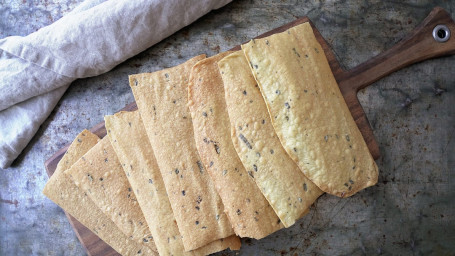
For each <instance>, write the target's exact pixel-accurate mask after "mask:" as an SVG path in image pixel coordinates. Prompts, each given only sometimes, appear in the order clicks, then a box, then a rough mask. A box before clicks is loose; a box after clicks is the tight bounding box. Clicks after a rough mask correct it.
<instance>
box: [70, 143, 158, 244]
mask: <svg viewBox="0 0 455 256" xmlns="http://www.w3.org/2000/svg"><path fill="white" fill-rule="evenodd" d="M65 174H66V175H69V176H70V177H71V178H72V179H73V181H74V183H75V184H76V185H77V186H78V187H80V188H81V189H82V190H84V191H85V192H86V193H87V195H88V196H89V197H90V198H91V199H92V200H93V202H94V203H95V204H96V205H97V206H98V207H99V208H100V209H101V211H102V212H104V214H106V215H107V216H108V217H109V218H111V219H112V221H113V222H114V223H115V224H116V225H117V226H118V227H119V228H120V230H122V232H123V233H124V234H125V235H127V236H128V237H131V239H133V240H134V241H137V242H143V243H145V244H147V246H149V247H150V248H151V249H152V250H154V251H157V249H156V246H155V243H154V242H153V238H152V235H151V233H150V230H149V228H148V225H147V223H146V221H145V218H144V215H143V214H142V211H141V208H140V207H139V204H138V203H137V200H136V196H135V194H134V192H133V190H132V188H131V186H130V184H129V182H128V179H127V178H126V175H125V173H124V171H123V169H122V166H121V164H120V162H119V160H118V158H117V155H116V154H115V151H114V149H113V148H112V145H111V143H110V141H109V138H108V137H104V138H103V139H102V140H101V141H100V142H98V144H96V145H95V146H94V147H93V148H92V149H90V150H89V151H88V152H87V153H86V154H85V155H84V156H82V157H81V159H79V160H78V161H77V162H76V163H75V164H73V165H72V166H71V168H70V169H68V170H66V171H65Z"/></svg>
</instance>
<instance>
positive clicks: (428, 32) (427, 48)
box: [339, 7, 455, 94]
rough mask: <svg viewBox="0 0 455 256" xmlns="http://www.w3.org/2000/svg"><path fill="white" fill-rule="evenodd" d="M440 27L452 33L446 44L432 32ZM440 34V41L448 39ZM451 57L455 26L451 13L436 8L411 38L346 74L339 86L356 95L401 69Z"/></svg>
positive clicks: (412, 33) (453, 46)
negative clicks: (432, 59)
mask: <svg viewBox="0 0 455 256" xmlns="http://www.w3.org/2000/svg"><path fill="white" fill-rule="evenodd" d="M438 25H445V26H446V27H447V28H448V30H449V31H450V32H451V35H450V37H449V39H448V40H447V41H445V42H437V40H436V39H435V38H434V37H433V30H434V29H435V27H436V26H438ZM438 31H439V29H438ZM438 31H436V32H438ZM439 32H440V33H439V37H444V36H446V37H447V36H448V34H447V33H444V32H443V31H439ZM436 37H438V33H436ZM450 54H455V23H454V21H453V20H452V18H451V16H450V14H449V13H448V12H446V11H445V10H444V9H442V8H440V7H436V8H434V9H433V10H432V11H431V13H430V14H429V15H428V16H427V17H426V18H425V20H424V21H423V22H422V23H421V24H420V25H419V26H418V27H417V28H415V29H414V30H413V31H412V32H411V34H410V35H409V36H408V37H406V38H404V39H403V40H402V41H400V42H399V43H397V44H396V45H394V46H393V47H392V48H390V49H389V50H387V51H385V52H383V53H381V54H380V55H378V56H376V57H374V58H372V59H370V60H368V61H367V62H365V63H362V64H360V65H359V66H357V67H355V68H353V69H351V70H349V71H346V72H343V74H342V75H341V77H340V78H341V79H340V81H339V86H340V89H341V90H342V92H348V93H352V92H355V93H357V92H358V91H359V90H360V89H362V88H365V87H366V86H368V85H370V84H372V83H374V82H375V81H377V80H379V79H381V78H382V77H384V76H386V75H388V74H390V73H392V72H394V71H397V70H399V69H401V68H404V67H406V66H409V65H411V64H413V63H416V62H420V61H423V60H427V59H431V58H435V57H440V56H443V55H450ZM343 94H344V93H343Z"/></svg>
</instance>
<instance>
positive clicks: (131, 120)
mask: <svg viewBox="0 0 455 256" xmlns="http://www.w3.org/2000/svg"><path fill="white" fill-rule="evenodd" d="M104 119H105V125H106V130H107V135H108V136H109V140H110V141H111V143H112V147H113V148H114V150H115V152H116V153H117V156H118V158H119V160H120V163H122V166H124V171H125V173H126V176H127V178H128V181H129V182H130V184H131V187H132V189H133V191H134V192H135V194H136V198H137V200H138V203H139V206H140V207H141V210H142V212H143V213H144V216H145V219H146V221H147V224H148V226H149V228H150V231H151V233H152V235H153V240H154V241H155V245H156V247H157V249H158V252H159V254H160V255H175V256H177V255H188V256H189V255H194V256H196V255H207V254H210V253H214V252H218V251H221V250H224V249H226V248H227V247H229V240H228V241H226V242H221V241H220V240H217V241H214V242H213V243H212V244H209V245H207V246H204V247H201V248H199V249H196V250H193V251H191V252H185V250H184V247H183V242H182V239H181V236H180V232H179V230H178V227H177V224H176V222H175V218H174V214H173V212H172V208H171V203H170V202H169V198H168V196H167V193H166V189H165V186H164V181H163V178H162V177H161V173H160V170H159V167H158V164H157V163H156V159H155V155H154V153H153V150H152V146H151V145H150V142H149V140H148V137H147V133H146V131H145V128H144V124H143V123H142V119H141V117H140V115H139V111H134V112H119V113H116V114H115V115H112V116H105V117H104Z"/></svg>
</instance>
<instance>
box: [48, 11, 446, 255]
mask: <svg viewBox="0 0 455 256" xmlns="http://www.w3.org/2000/svg"><path fill="white" fill-rule="evenodd" d="M304 22H310V24H311V26H312V27H313V30H314V33H315V35H316V38H317V40H318V41H319V43H320V44H321V46H322V48H323V49H324V51H325V54H326V56H327V59H328V61H329V64H330V67H331V69H332V72H333V75H334V76H335V79H336V80H337V82H338V85H339V87H340V90H341V93H342V94H343V97H344V99H345V101H346V103H347V105H348V107H349V110H350V111H351V114H352V116H353V117H354V120H355V122H356V123H357V126H358V127H359V129H360V131H361V133H362V135H363V138H364V139H365V141H366V143H367V145H368V148H369V150H370V152H371V154H372V156H373V157H374V159H378V158H379V156H380V155H379V147H378V144H377V142H376V140H375V139H374V135H373V130H372V129H371V126H370V124H369V122H368V119H367V117H366V115H365V112H364V111H363V108H362V106H361V105H360V103H359V100H358V98H357V92H358V91H359V90H360V89H362V88H365V87H366V86H368V85H370V84H372V83H374V82H375V81H377V80H379V79H381V78H382V77H384V76H386V75H388V74H390V73H392V72H394V71H397V70H399V69H401V68H404V67H406V66H409V65H411V64H413V63H416V62H420V61H423V60H426V59H430V58H435V57H439V56H443V55H450V54H455V23H454V22H453V20H452V19H451V16H450V14H449V13H447V12H446V11H445V10H443V9H442V8H439V7H436V8H434V9H433V11H432V12H431V13H430V14H429V15H428V17H427V18H425V20H424V21H423V22H422V23H421V24H420V25H419V26H418V27H417V28H415V29H414V30H413V31H412V32H411V34H410V35H409V36H408V37H406V38H405V39H403V40H402V41H400V42H399V43H397V44H396V45H395V46H393V47H392V48H390V49H389V50H387V51H385V52H384V53H382V54H380V55H378V56H376V57H374V58H372V59H370V60H368V61H366V62H365V63H362V64H360V65H359V66H357V67H355V68H353V69H351V70H349V71H346V70H343V69H342V68H341V67H340V65H339V63H338V61H337V59H336V58H335V55H334V54H333V52H332V50H331V49H330V47H329V46H328V44H327V42H326V41H325V40H324V38H323V37H322V35H321V34H320V33H319V31H318V30H317V29H316V27H315V26H314V24H313V23H312V22H311V21H310V20H309V18H308V17H303V18H299V19H297V20H295V21H293V22H291V23H288V24H286V25H284V26H281V27H279V28H276V29H273V30H271V31H269V32H267V33H265V34H262V35H260V36H258V37H257V38H261V37H266V36H269V35H272V34H275V33H279V32H283V31H285V30H287V29H289V28H291V27H293V26H296V25H298V24H301V23H304ZM437 25H445V26H447V28H448V29H449V30H450V31H453V32H452V34H453V35H452V36H451V37H449V39H448V40H447V41H446V42H438V41H437V40H436V39H435V38H434V36H433V30H434V28H435V27H436V26H437ZM438 32H439V33H438ZM435 36H436V37H439V38H440V39H441V38H444V37H447V33H444V32H443V31H439V30H437V31H436V33H435ZM232 50H240V46H237V47H235V48H233V49H232ZM136 109H137V106H136V103H134V102H133V103H131V104H129V105H127V106H126V107H125V108H123V109H121V110H124V111H133V110H136ZM90 130H91V131H92V132H93V133H95V134H96V135H98V136H99V137H100V138H102V137H104V136H105V135H106V128H105V126H104V122H102V123H99V124H98V125H96V126H94V127H93V128H92V129H90ZM68 146H69V145H67V146H65V147H64V148H62V149H60V150H59V151H57V152H56V153H55V154H54V155H53V156H52V157H51V158H49V159H48V160H47V161H46V162H45V167H46V170H47V173H48V175H49V177H50V176H52V174H53V173H54V171H55V169H56V167H57V164H58V162H59V161H60V159H61V158H62V157H63V155H64V154H65V152H66V150H67V149H68ZM66 215H67V216H68V219H69V221H70V223H71V225H72V226H73V228H74V230H75V232H76V235H77V237H78V238H79V240H80V241H81V243H82V245H83V246H84V247H85V249H86V250H87V253H88V255H118V254H117V253H116V252H115V251H114V250H113V249H112V248H111V247H110V246H109V245H107V244H106V243H104V242H103V241H102V240H101V239H99V238H98V237H97V236H96V235H95V234H93V233H92V232H91V231H90V230H89V229H87V228H86V227H84V226H83V225H82V224H81V223H80V222H78V221H77V220H76V219H74V218H73V217H71V216H70V215H69V214H66Z"/></svg>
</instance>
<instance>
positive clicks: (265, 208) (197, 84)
mask: <svg viewBox="0 0 455 256" xmlns="http://www.w3.org/2000/svg"><path fill="white" fill-rule="evenodd" d="M229 53H230V52H225V53H221V54H218V55H216V56H213V57H210V58H207V59H204V60H201V61H199V62H198V63H197V64H196V65H194V66H193V68H192V69H191V75H190V83H189V86H188V100H189V104H188V105H189V109H190V112H191V117H192V120H193V128H194V136H195V141H196V146H197V149H198V152H199V155H200V156H201V160H202V163H203V164H204V166H205V167H206V169H207V171H208V172H209V174H210V176H211V177H212V180H213V182H214V184H215V186H216V188H217V190H218V193H219V195H220V197H221V199H222V200H223V204H224V209H225V212H226V213H227V215H228V217H229V220H230V222H231V223H232V226H233V228H234V231H235V233H236V234H237V235H239V236H241V237H252V238H255V239H260V238H263V237H265V236H267V235H269V234H271V233H273V232H275V231H276V230H278V229H280V228H282V227H283V225H280V219H279V218H278V217H277V215H276V214H275V212H274V211H273V209H272V207H271V206H270V204H269V203H268V202H267V200H266V199H265V198H264V196H263V195H262V193H261V191H260V190H259V188H258V187H257V186H256V184H255V183H254V181H253V180H252V179H250V178H249V177H248V174H247V172H246V170H245V168H244V167H243V165H242V162H241V161H240V159H239V157H238V155H237V152H236V151H235V149H234V146H233V144H232V140H231V131H230V122H229V116H228V112H227V110H226V102H225V99H224V87H223V81H222V80H221V77H220V73H219V71H218V65H217V61H219V60H220V59H222V58H223V57H225V56H226V55H228V54H229Z"/></svg>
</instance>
